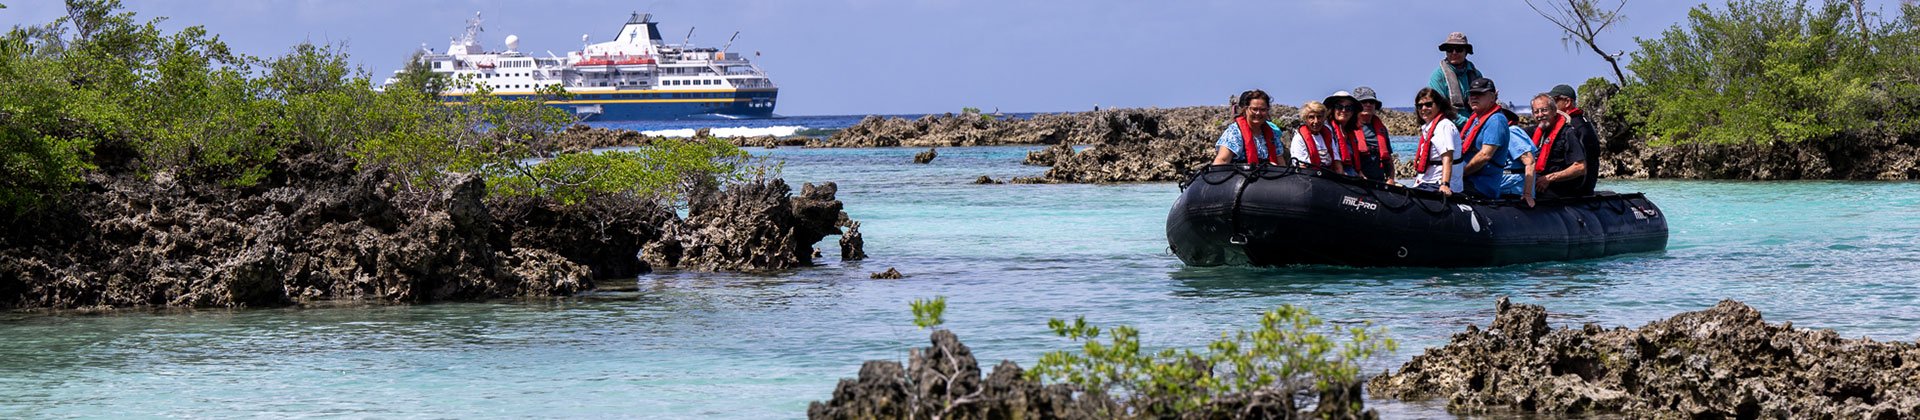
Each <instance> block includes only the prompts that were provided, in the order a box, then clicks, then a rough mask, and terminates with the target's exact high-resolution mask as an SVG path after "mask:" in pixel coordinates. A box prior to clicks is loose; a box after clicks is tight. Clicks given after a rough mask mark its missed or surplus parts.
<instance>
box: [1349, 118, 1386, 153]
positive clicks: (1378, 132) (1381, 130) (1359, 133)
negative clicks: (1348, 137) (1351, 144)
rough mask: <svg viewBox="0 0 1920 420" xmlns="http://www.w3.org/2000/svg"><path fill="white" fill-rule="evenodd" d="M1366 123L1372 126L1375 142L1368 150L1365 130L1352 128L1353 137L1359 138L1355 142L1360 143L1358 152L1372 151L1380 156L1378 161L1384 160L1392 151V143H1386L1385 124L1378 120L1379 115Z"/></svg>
mask: <svg viewBox="0 0 1920 420" xmlns="http://www.w3.org/2000/svg"><path fill="white" fill-rule="evenodd" d="M1367 125H1370V126H1373V140H1374V143H1377V144H1375V145H1374V148H1373V150H1372V151H1368V150H1367V132H1366V131H1365V130H1357V129H1356V130H1353V138H1355V139H1358V140H1359V141H1358V142H1356V143H1358V144H1359V145H1360V153H1361V154H1366V153H1374V154H1376V155H1379V156H1380V161H1382V162H1385V161H1386V160H1387V155H1389V154H1391V153H1392V152H1393V149H1392V145H1389V144H1387V125H1386V124H1383V123H1381V122H1380V117H1373V122H1371V123H1369V124H1367Z"/></svg>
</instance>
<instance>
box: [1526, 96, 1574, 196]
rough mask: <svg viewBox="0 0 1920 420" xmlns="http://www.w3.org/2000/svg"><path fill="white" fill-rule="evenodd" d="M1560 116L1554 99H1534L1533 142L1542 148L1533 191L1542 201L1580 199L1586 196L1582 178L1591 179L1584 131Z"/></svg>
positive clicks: (1538, 158) (1535, 165) (1548, 97)
mask: <svg viewBox="0 0 1920 420" xmlns="http://www.w3.org/2000/svg"><path fill="white" fill-rule="evenodd" d="M1571 120H1572V119H1571V118H1568V116H1567V114H1565V113H1562V112H1560V111H1559V110H1558V109H1557V106H1556V105H1555V104H1554V103H1553V96H1552V95H1550V94H1546V93H1542V94H1539V95H1537V96H1534V97H1533V124H1534V126H1533V142H1534V144H1535V145H1538V146H1539V149H1540V152H1539V156H1536V157H1535V158H1534V168H1533V169H1534V171H1536V172H1537V173H1539V174H1541V175H1540V176H1539V179H1538V180H1537V181H1535V183H1534V187H1533V190H1534V191H1536V192H1538V193H1539V194H1540V196H1541V197H1578V196H1581V195H1583V194H1582V193H1581V191H1580V189H1581V188H1582V187H1583V186H1584V184H1583V183H1582V181H1581V178H1583V177H1586V176H1587V149H1586V146H1585V144H1584V143H1585V142H1584V141H1582V139H1581V138H1580V132H1579V131H1580V129H1579V127H1577V126H1575V125H1574V124H1570V123H1569V122H1570V121H1571Z"/></svg>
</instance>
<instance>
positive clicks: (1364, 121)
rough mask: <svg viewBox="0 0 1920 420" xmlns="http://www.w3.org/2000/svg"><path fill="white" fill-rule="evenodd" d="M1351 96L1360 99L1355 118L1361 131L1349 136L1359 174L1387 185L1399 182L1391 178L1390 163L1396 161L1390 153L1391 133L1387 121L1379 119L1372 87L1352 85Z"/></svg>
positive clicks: (1378, 101)
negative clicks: (1352, 140)
mask: <svg viewBox="0 0 1920 420" xmlns="http://www.w3.org/2000/svg"><path fill="white" fill-rule="evenodd" d="M1353 99H1354V100H1357V101H1360V112H1359V114H1357V115H1355V117H1354V119H1355V121H1356V122H1355V125H1358V126H1360V130H1359V131H1358V132H1355V133H1354V134H1353V136H1352V137H1354V139H1355V142H1354V149H1353V154H1354V157H1357V158H1359V159H1358V160H1359V162H1357V164H1356V166H1359V168H1360V169H1359V172H1360V175H1361V176H1363V177H1366V178H1367V179H1371V180H1374V181H1379V182H1385V183H1387V185H1399V182H1398V181H1395V180H1394V179H1393V163H1394V162H1397V161H1398V160H1397V159H1395V158H1394V156H1393V142H1392V140H1391V138H1390V136H1391V134H1388V133H1387V124H1386V122H1385V121H1381V120H1380V97H1379V96H1378V95H1375V94H1374V93H1373V88H1370V87H1366V86H1361V87H1356V88H1353ZM1351 160H1353V159H1349V161H1351Z"/></svg>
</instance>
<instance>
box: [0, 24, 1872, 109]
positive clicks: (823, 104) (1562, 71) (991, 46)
mask: <svg viewBox="0 0 1920 420" xmlns="http://www.w3.org/2000/svg"><path fill="white" fill-rule="evenodd" d="M1548 1H1551V0H1548ZM127 3H128V5H127V6H128V8H129V9H130V10H132V11H134V12H136V13H138V14H139V15H140V16H143V17H155V16H166V17H168V20H167V22H166V23H165V24H164V25H165V26H167V27H168V28H179V27H183V26H186V25H203V26H205V27H207V29H208V30H209V31H211V32H213V33H216V34H220V35H221V37H222V39H223V40H225V41H226V42H227V43H228V44H229V45H231V46H232V47H233V48H234V49H235V50H236V51H238V52H242V53H247V54H253V55H262V56H265V55H276V54H280V53H284V52H285V51H286V50H287V48H288V47H290V46H292V45H294V44H296V43H299V42H301V41H305V40H310V41H314V42H335V43H341V42H344V43H346V44H347V46H348V51H349V52H350V53H351V54H352V56H353V59H354V61H356V62H358V64H360V65H361V66H362V67H364V68H366V69H367V70H368V71H370V72H372V73H373V74H375V75H376V80H377V79H380V78H384V77H385V76H386V75H387V74H390V73H391V72H392V71H393V70H394V69H396V68H398V67H399V66H400V65H401V64H402V61H403V60H404V59H405V58H406V56H407V54H408V53H410V52H411V51H413V50H415V49H417V48H419V47H420V45H421V44H422V43H426V44H427V45H428V46H430V47H432V48H435V49H437V50H444V49H445V48H446V45H447V40H448V37H449V36H452V35H454V34H456V33H458V32H459V31H460V30H461V29H462V28H463V27H464V25H465V19H467V18H468V17H471V16H472V15H473V13H474V12H476V11H477V12H481V13H483V14H484V16H485V18H486V24H485V26H486V29H487V32H485V33H484V34H483V37H482V39H483V42H484V43H486V45H488V46H489V47H493V48H498V47H500V46H501V45H502V42H501V41H502V39H504V38H505V37H506V36H507V35H509V34H512V35H518V36H519V37H520V39H521V41H520V43H521V50H522V51H528V52H535V53H539V52H543V51H552V52H554V53H555V54H565V53H566V52H567V51H571V50H575V49H578V47H579V45H580V44H579V39H580V35H582V34H588V35H591V36H592V37H593V40H594V41H593V42H599V41H605V40H607V39H609V38H610V37H611V35H612V34H613V32H614V31H615V30H618V29H619V27H620V24H621V23H624V22H625V20H626V18H627V16H628V14H629V13H630V12H633V11H641V12H651V13H653V14H654V17H655V20H657V21H660V22H662V25H661V26H662V32H665V33H666V34H668V35H667V38H669V40H670V41H673V42H678V41H679V40H680V38H681V37H683V36H684V35H685V34H686V33H687V30H688V27H689V26H693V27H696V28H697V29H696V30H695V32H694V34H693V42H694V43H695V44H699V45H702V46H713V47H719V46H721V44H724V43H725V42H726V41H727V37H728V36H730V35H732V34H733V32H734V31H741V34H740V38H739V40H738V41H736V42H735V43H734V45H733V47H732V51H736V52H747V53H751V52H754V51H758V52H760V53H761V56H760V57H759V58H758V59H757V62H758V63H759V64H760V66H761V67H762V68H764V69H766V70H767V71H768V73H769V74H770V75H771V76H772V77H773V79H774V81H775V82H777V83H779V84H780V85H781V92H780V99H781V101H780V108H779V110H778V113H780V114H784V115H830V114H873V113H887V114H892V113H937V112H950V111H955V112H957V111H959V110H960V108H962V107H969V106H971V107H978V108H981V109H985V110H993V109H999V110H1002V111H1008V112H1030V111H1032V112H1055V111H1078V110H1086V109H1091V108H1092V107H1093V106H1094V105H1095V104H1098V105H1100V106H1102V107H1147V106H1160V107H1173V106H1188V105H1216V104H1222V103H1224V102H1225V99H1226V98H1227V96H1228V95H1231V94H1234V93H1237V92H1240V91H1242V90H1245V89H1250V88H1260V89H1265V90H1266V91H1267V92H1269V93H1272V94H1273V95H1274V96H1275V97H1276V98H1277V100H1278V101H1280V102H1282V103H1287V104H1294V105H1297V104H1299V103H1301V102H1304V101H1307V100H1310V99H1319V98H1321V97H1324V96H1326V95H1327V94H1329V93H1332V92H1333V91H1335V90H1347V89H1351V88H1353V87H1354V86H1358V85H1368V86H1372V87H1373V88H1374V89H1376V90H1378V91H1379V92H1380V95H1381V97H1382V99H1383V100H1385V101H1386V102H1387V104H1388V105H1389V106H1406V105H1409V104H1411V103H1412V97H1413V94H1414V92H1415V91H1417V90H1418V89H1419V88H1420V87H1422V86H1425V84H1426V81H1427V78H1428V75H1429V74H1431V72H1432V71H1433V69H1434V67H1435V66H1436V65H1437V64H1438V62H1439V60H1440V59H1441V55H1440V53H1439V52H1438V51H1437V50H1435V45H1437V44H1439V42H1440V41H1441V40H1443V39H1444V38H1445V36H1446V34H1447V33H1448V32H1452V31H1463V32H1466V33H1467V35H1468V37H1469V38H1471V40H1472V41H1473V44H1474V48H1475V50H1476V51H1475V52H1476V53H1478V54H1476V55H1474V56H1473V57H1471V59H1472V60H1474V62H1475V63H1476V64H1477V65H1478V66H1479V67H1480V68H1481V70H1482V71H1483V72H1485V73H1486V74H1487V76H1488V77H1489V78H1492V79H1494V80H1495V81H1496V82H1498V83H1499V85H1500V87H1501V91H1502V92H1503V94H1504V95H1503V96H1504V97H1503V99H1506V100H1509V101H1514V102H1519V101H1523V100H1524V98H1525V97H1529V96H1531V95H1532V94H1533V93H1537V92H1541V91H1545V90H1547V89H1548V88H1550V87H1552V86H1553V85H1554V84H1559V83H1567V84H1574V85H1578V84H1579V83H1580V82H1582V81H1585V80H1586V79H1587V78H1590V77H1595V76H1608V77H1611V74H1612V73H1611V70H1609V68H1608V67H1607V66H1606V63H1605V62H1603V61H1601V60H1600V59H1599V58H1598V57H1596V56H1594V55H1593V54H1592V53H1591V52H1590V51H1587V50H1586V49H1585V48H1584V47H1579V48H1571V49H1570V48H1566V47H1563V45H1562V43H1561V40H1560V38H1561V35H1560V32H1559V31H1558V30H1557V29H1556V28H1555V27H1553V26H1551V24H1549V23H1548V22H1546V21H1545V20H1544V19H1542V18H1541V17H1540V16H1539V15H1537V14H1535V13H1534V12H1533V10H1532V9H1529V8H1528V7H1527V5H1526V4H1525V3H1524V2H1522V1H1521V0H1460V1H1447V2H1442V1H1398V0H1396V1H1387V0H1345V1H1336V0H1291V1H1285V0H1269V1H1224V0H1193V1H1178V2H1175V1H1142V0H1014V1H1001V0H974V1H959V0H817V1H795V0H699V1H695V0H658V1H588V0H560V1H526V0H519V1H499V0H459V1H454V0H446V1H411V0H384V1H379V0H193V1H187V0H178V1H172V0H168V1H139V0H128V1H127ZM0 4H6V5H7V6H9V8H8V9H4V10H0V26H12V25H14V24H20V23H40V22H46V21H50V20H52V19H53V18H54V17H56V16H59V15H60V14H62V13H63V9H62V6H61V3H60V2H59V1H55V0H0ZM1694 4H1698V3H1697V2H1694V1H1672V0H1638V1H1629V2H1627V5H1626V8H1625V10H1624V11H1623V13H1624V14H1625V15H1627V17H1628V20H1627V21H1626V22H1625V23H1624V24H1623V25H1621V26H1619V27H1618V29H1616V30H1614V31H1613V32H1612V33H1610V34H1608V35H1607V36H1605V37H1603V38H1602V40H1601V46H1602V47H1604V48H1608V49H1610V50H1631V49H1633V48H1634V47H1635V46H1634V44H1633V42H1632V40H1633V39H1634V38H1635V37H1654V36H1658V35H1659V33H1660V32H1661V31H1662V30H1665V29H1666V28H1668V27H1670V26H1672V25H1673V24H1676V23H1680V22H1682V21H1684V20H1685V18H1686V12H1687V8H1689V7H1691V6H1692V5H1694ZM1711 4H1713V5H1715V6H1716V7H1718V6H1721V5H1723V4H1724V3H1723V2H1722V1H1721V0H1713V1H1712V2H1711ZM1867 4H1868V7H1869V8H1870V9H1881V8H1884V9H1885V12H1886V13H1889V14H1897V13H1898V10H1897V2H1895V1H1893V0H1876V1H1869V2H1868V3H1867Z"/></svg>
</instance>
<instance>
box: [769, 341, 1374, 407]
mask: <svg viewBox="0 0 1920 420" xmlns="http://www.w3.org/2000/svg"><path fill="white" fill-rule="evenodd" d="M928 341H929V342H930V345H929V346H928V347H924V348H919V349H913V350H912V351H910V352H909V353H908V357H907V358H908V362H907V366H906V367H904V368H903V367H901V366H900V362H896V361H891V360H872V361H868V362H866V363H865V364H863V365H861V366H860V373H859V377H857V378H853V379H841V380H840V384H839V385H838V386H836V387H835V388H834V390H833V398H832V399H829V400H827V401H815V402H813V403H812V404H810V405H808V407H807V418H811V419H908V418H916V419H917V418H954V419H1112V418H1130V417H1137V416H1138V413H1141V412H1142V411H1141V410H1139V409H1137V408H1136V407H1127V406H1125V405H1122V404H1119V403H1116V402H1115V401H1113V400H1111V399H1107V398H1102V397H1100V396H1094V395H1089V394H1088V393H1084V392H1080V390H1078V389H1076V388H1074V387H1073V386H1071V385H1066V384H1057V383H1056V384H1042V383H1040V382H1038V381H1034V380H1032V379H1028V378H1027V377H1026V375H1025V370H1023V369H1021V368H1020V365H1019V364H1016V363H1014V362H1012V361H1007V360H1002V361H1000V364H999V365H996V366H994V368H993V373H991V374H983V371H982V370H981V369H980V363H979V361H978V360H976V359H975V358H974V356H973V351H972V350H971V349H969V348H967V346H966V345H965V344H962V343H961V342H960V338H959V337H958V336H955V335H954V334H953V332H952V331H948V330H944V329H937V330H934V331H933V333H932V334H931V336H930V337H928ZM1350 389H1351V390H1350V391H1345V392H1327V393H1320V394H1319V395H1318V396H1317V399H1316V400H1310V401H1314V402H1313V403H1311V404H1305V405H1310V406H1311V407H1301V405H1302V404H1299V403H1297V402H1296V397H1298V396H1297V395H1296V394H1295V393H1293V392H1285V391H1277V390H1276V391H1272V392H1251V393H1246V394H1244V395H1230V396H1224V397H1220V398H1216V399H1215V400H1214V401H1213V403H1211V404H1209V405H1207V406H1205V407H1204V408H1202V409H1200V410H1196V411H1194V412H1190V413H1183V414H1182V415H1181V416H1180V417H1179V418H1190V419H1290V418H1335V419H1373V418H1379V414H1378V413H1375V412H1374V411H1372V410H1367V409H1365V408H1364V407H1363V406H1362V404H1363V401H1362V400H1361V398H1360V392H1359V384H1354V386H1353V387H1352V388H1350ZM1129 414H1134V415H1129Z"/></svg>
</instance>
